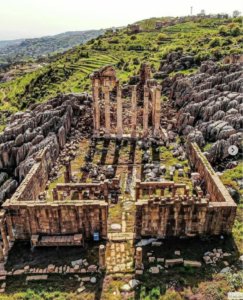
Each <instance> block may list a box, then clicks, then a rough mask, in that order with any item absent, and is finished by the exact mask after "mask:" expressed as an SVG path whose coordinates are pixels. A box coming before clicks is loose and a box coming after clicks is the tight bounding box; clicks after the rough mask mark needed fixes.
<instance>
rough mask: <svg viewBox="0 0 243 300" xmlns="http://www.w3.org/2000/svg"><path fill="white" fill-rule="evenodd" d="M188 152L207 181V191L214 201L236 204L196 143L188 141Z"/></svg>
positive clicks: (192, 161)
mask: <svg viewBox="0 0 243 300" xmlns="http://www.w3.org/2000/svg"><path fill="white" fill-rule="evenodd" d="M188 152H189V160H190V163H191V165H192V166H193V167H195V169H196V170H197V171H198V173H200V175H201V177H202V178H203V179H204V181H205V185H206V188H207V192H208V193H209V194H210V196H211V201H212V202H227V203H232V204H234V200H233V199H232V198H231V196H230V194H229V192H228V191H227V189H226V188H225V186H224V185H223V183H222V181H221V180H220V179H219V177H218V176H217V174H216V173H215V172H214V170H213V168H212V166H211V165H210V163H209V162H208V160H207V159H206V157H205V156H204V155H203V153H202V152H201V150H200V148H199V147H198V145H197V144H196V143H193V142H191V141H190V140H189V141H188Z"/></svg>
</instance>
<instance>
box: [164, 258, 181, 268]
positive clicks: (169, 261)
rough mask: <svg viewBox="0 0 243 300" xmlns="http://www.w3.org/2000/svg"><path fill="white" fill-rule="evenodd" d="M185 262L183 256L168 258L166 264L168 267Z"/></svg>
mask: <svg viewBox="0 0 243 300" xmlns="http://www.w3.org/2000/svg"><path fill="white" fill-rule="evenodd" d="M180 264H183V258H177V259H167V260H166V265H167V266H168V267H173V266H176V265H180Z"/></svg>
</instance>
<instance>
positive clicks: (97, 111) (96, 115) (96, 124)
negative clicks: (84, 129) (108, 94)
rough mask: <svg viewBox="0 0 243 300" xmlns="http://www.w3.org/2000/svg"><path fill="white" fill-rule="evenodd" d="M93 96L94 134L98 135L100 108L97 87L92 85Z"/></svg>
mask: <svg viewBox="0 0 243 300" xmlns="http://www.w3.org/2000/svg"><path fill="white" fill-rule="evenodd" d="M93 98H94V106H93V108H94V136H95V137H99V136H100V109H99V87H98V86H94V87H93Z"/></svg>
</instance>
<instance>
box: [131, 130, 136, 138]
mask: <svg viewBox="0 0 243 300" xmlns="http://www.w3.org/2000/svg"><path fill="white" fill-rule="evenodd" d="M131 137H132V138H134V139H135V138H136V137H137V132H136V130H133V131H132V134H131Z"/></svg>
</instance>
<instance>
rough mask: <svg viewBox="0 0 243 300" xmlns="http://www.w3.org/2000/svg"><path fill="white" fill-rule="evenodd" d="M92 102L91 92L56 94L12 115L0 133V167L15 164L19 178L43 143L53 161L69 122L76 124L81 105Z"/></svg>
mask: <svg viewBox="0 0 243 300" xmlns="http://www.w3.org/2000/svg"><path fill="white" fill-rule="evenodd" d="M91 102H92V96H91V95H90V94H86V93H80V94H65V95H57V96H56V97H54V98H51V99H49V100H48V101H47V102H46V103H38V104H34V105H31V106H30V107H29V109H28V110H26V111H25V112H18V113H16V114H14V115H12V116H11V120H10V124H9V125H8V126H7V127H6V128H5V129H4V131H3V132H2V133H0V168H1V169H4V168H14V169H15V176H17V177H18V178H19V180H20V181H21V180H22V179H23V178H24V177H25V176H26V174H27V173H28V172H29V170H30V169H31V167H32V166H33V164H34V162H35V157H36V155H37V154H38V153H39V151H40V150H41V149H43V148H44V147H46V146H47V147H48V151H49V154H50V159H51V161H52V162H54V161H55V160H56V159H57V157H58V155H59V151H60V148H62V147H63V146H64V145H65V143H66V136H67V134H68V132H70V128H71V126H72V125H74V126H75V125H76V124H77V122H78V118H79V116H80V115H81V112H82V111H83V108H84V107H90V106H91Z"/></svg>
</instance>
